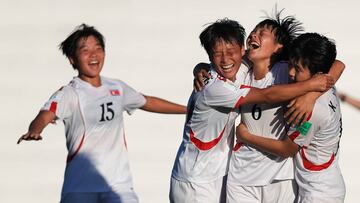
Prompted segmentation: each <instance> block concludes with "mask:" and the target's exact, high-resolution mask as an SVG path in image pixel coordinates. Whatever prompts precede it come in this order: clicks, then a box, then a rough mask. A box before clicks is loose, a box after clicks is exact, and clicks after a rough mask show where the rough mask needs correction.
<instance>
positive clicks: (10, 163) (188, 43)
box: [0, 0, 360, 203]
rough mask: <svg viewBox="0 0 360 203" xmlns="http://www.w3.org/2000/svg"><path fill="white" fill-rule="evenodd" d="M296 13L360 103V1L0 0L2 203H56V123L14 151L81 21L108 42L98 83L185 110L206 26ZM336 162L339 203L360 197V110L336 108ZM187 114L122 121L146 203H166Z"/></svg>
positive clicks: (55, 84) (59, 158) (59, 130)
mask: <svg viewBox="0 0 360 203" xmlns="http://www.w3.org/2000/svg"><path fill="white" fill-rule="evenodd" d="M276 3H277V6H278V8H279V9H281V8H285V10H284V12H283V16H285V15H295V16H296V18H297V19H298V20H300V21H301V22H303V25H304V27H305V29H306V31H308V32H319V33H321V34H324V35H326V36H327V37H329V38H332V39H334V40H335V41H336V45H337V50H338V59H340V60H341V61H343V62H344V63H345V64H346V70H345V72H344V73H343V75H342V77H341V79H340V80H339V81H338V83H337V87H338V89H339V90H341V91H343V92H345V93H348V94H350V95H352V96H354V97H357V98H360V88H359V85H360V80H359V79H358V75H359V74H360V69H359V65H360V62H359V58H358V57H360V54H359V49H358V46H359V41H358V35H359V33H360V28H359V22H358V19H360V14H359V8H360V3H359V2H358V1H355V0H353V1H352V0H348V1H346V0H344V1H335V0H317V1H314V0H302V1H288V0H287V1H286V0H279V1H273V0H268V1H260V0H253V1H243V0H223V1H211V0H198V1H191V0H184V1H181V2H180V1H175V0H167V1H165V0H152V1H146V0H121V1H118V0H107V1H95V0H87V1H85V0H78V1H70V0H63V1H46V0H34V1H26V0H17V1H10V0H0V19H1V23H0V31H1V34H0V36H1V37H0V44H1V46H0V58H1V61H3V62H2V65H1V66H0V69H1V73H2V74H1V76H0V77H1V79H0V91H1V95H0V101H1V105H0V112H1V118H0V129H1V130H2V133H1V136H2V140H1V142H0V162H1V167H0V202H4V203H5V202H6V203H7V202H15V203H17V202H29V203H32V202H34V203H35V202H36V203H49V202H59V199H60V191H61V186H62V181H63V174H64V167H65V160H66V155H67V151H66V147H65V135H64V127H63V125H62V123H59V124H57V125H51V126H48V127H47V128H46V129H45V130H44V132H43V137H44V140H43V141H41V142H26V143H25V142H24V143H22V144H21V145H16V141H17V139H18V137H20V136H21V135H22V134H24V133H25V132H26V131H27V127H28V125H29V123H30V121H31V120H32V119H33V118H34V117H35V115H36V114H37V113H38V111H39V109H40V108H41V106H42V105H43V104H44V102H45V101H47V99H48V98H49V97H50V95H51V94H52V93H53V92H55V91H56V90H57V89H58V88H60V87H61V86H62V85H65V84H67V83H68V82H69V81H70V80H71V79H72V77H73V76H75V75H76V72H75V71H74V70H73V69H72V67H71V66H70V64H69V62H68V60H67V59H66V58H65V57H64V56H62V54H61V52H60V51H59V50H58V44H59V43H60V42H61V41H62V40H64V39H65V38H66V37H67V36H68V35H69V34H70V33H71V32H72V31H73V29H74V28H75V26H77V25H79V24H81V23H87V24H89V25H93V26H95V27H96V28H97V29H98V30H99V31H100V32H101V33H102V34H103V35H104V36H105V38H106V60H105V66H104V69H103V72H102V75H104V76H107V77H112V78H118V79H121V80H123V81H125V82H126V83H127V84H129V85H130V86H132V87H133V88H135V89H136V90H138V91H139V92H141V93H143V94H147V95H154V96H159V97H162V98H165V99H168V100H171V101H174V102H178V103H182V104H186V102H187V99H188V97H189V95H190V93H191V91H192V79H193V77H192V69H193V67H194V65H195V64H197V63H198V62H200V61H205V62H206V61H208V58H207V55H206V53H205V51H204V50H203V48H202V47H201V46H200V42H199V39H198V36H199V34H200V32H201V31H202V30H203V29H204V28H205V25H206V24H207V23H211V22H214V21H216V20H217V19H220V18H224V17H228V18H230V19H233V20H237V21H239V22H240V23H241V24H242V25H243V26H244V27H245V29H246V31H247V33H250V31H251V30H252V29H253V27H254V26H255V25H256V23H258V22H259V21H261V20H262V19H263V18H262V17H264V16H265V13H264V12H268V13H271V12H272V11H273V9H274V6H275V4H276ZM342 112H343V124H344V130H343V136H342V140H341V148H340V150H341V154H340V164H341V169H342V172H343V176H344V178H345V181H346V186H347V195H346V202H357V200H359V199H360V193H359V192H358V189H357V188H359V187H360V175H359V173H358V171H360V163H359V158H357V157H358V156H357V155H358V153H359V151H360V150H359V147H358V143H359V142H360V137H357V136H359V135H358V134H357V133H358V131H359V121H360V111H358V110H356V109H355V108H353V107H351V106H349V105H347V104H343V105H342ZM184 121H185V117H184V116H178V115H160V114H151V113H147V112H143V111H141V110H138V111H136V112H135V113H134V114H133V115H132V116H126V117H125V130H126V134H127V142H128V150H129V154H130V166H131V170H132V173H133V178H134V184H135V190H136V192H137V193H138V195H139V198H140V201H141V202H144V203H152V202H159V203H160V202H161V203H162V202H168V190H169V179H170V174H171V169H172V165H173V162H174V159H175V155H176V152H177V149H178V146H179V145H180V142H181V139H182V128H183V123H184Z"/></svg>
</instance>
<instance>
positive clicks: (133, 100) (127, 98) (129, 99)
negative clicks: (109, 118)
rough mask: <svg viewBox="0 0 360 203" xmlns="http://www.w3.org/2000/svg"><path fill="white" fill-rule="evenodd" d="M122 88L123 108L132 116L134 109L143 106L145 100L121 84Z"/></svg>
mask: <svg viewBox="0 0 360 203" xmlns="http://www.w3.org/2000/svg"><path fill="white" fill-rule="evenodd" d="M122 86H123V92H124V98H123V105H124V106H123V108H124V109H125V110H126V111H127V113H128V114H132V113H133V112H134V111H135V110H136V109H138V108H140V107H142V106H144V105H145V103H146V99H145V97H144V96H143V95H142V94H140V93H139V92H137V91H136V90H134V89H133V88H132V87H130V86H129V85H127V84H125V83H122Z"/></svg>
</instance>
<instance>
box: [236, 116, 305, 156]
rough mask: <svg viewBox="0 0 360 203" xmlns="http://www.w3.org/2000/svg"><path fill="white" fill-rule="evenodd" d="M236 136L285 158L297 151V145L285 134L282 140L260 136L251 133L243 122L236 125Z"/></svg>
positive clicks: (242, 140) (240, 139)
mask: <svg viewBox="0 0 360 203" xmlns="http://www.w3.org/2000/svg"><path fill="white" fill-rule="evenodd" d="M236 137H237V140H238V141H241V142H244V143H247V144H249V145H253V146H254V147H256V148H258V149H259V150H262V151H266V152H268V153H271V154H274V155H277V156H280V157H282V158H287V157H291V156H294V155H295V153H296V152H297V151H299V146H298V145H297V144H295V143H294V142H293V141H291V140H290V138H289V137H288V136H286V137H285V138H284V139H283V140H275V139H271V138H266V137H261V136H257V135H254V134H251V133H250V132H249V131H248V129H247V128H246V126H245V125H244V124H242V123H241V124H239V125H238V126H237V127H236Z"/></svg>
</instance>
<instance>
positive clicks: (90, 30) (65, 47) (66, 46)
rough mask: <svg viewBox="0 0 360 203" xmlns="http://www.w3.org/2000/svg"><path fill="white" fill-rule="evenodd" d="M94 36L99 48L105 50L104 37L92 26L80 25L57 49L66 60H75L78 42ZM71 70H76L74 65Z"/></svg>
mask: <svg viewBox="0 0 360 203" xmlns="http://www.w3.org/2000/svg"><path fill="white" fill-rule="evenodd" d="M89 36H94V37H95V38H96V39H97V41H98V42H99V43H100V46H101V47H102V48H103V50H105V39H104V36H103V35H102V34H101V33H100V32H99V31H97V30H96V29H95V28H94V27H93V26H89V25H86V24H84V23H83V24H81V25H79V26H77V27H76V28H75V30H74V31H73V32H72V33H71V34H70V35H69V36H68V37H67V38H66V39H65V40H64V41H63V42H61V44H60V45H59V49H60V50H61V51H62V53H63V54H64V55H65V56H66V57H67V58H68V59H76V50H77V48H78V47H77V46H78V42H79V40H81V39H83V38H85V39H86V38H87V37H89ZM73 68H74V69H76V65H75V64H73Z"/></svg>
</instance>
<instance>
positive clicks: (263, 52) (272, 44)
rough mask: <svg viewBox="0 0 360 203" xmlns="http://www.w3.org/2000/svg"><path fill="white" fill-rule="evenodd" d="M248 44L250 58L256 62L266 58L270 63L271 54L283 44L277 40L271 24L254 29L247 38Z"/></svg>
mask: <svg viewBox="0 0 360 203" xmlns="http://www.w3.org/2000/svg"><path fill="white" fill-rule="evenodd" d="M246 45H247V48H248V50H249V59H250V60H251V61H252V62H253V63H255V64H256V63H258V62H263V61H264V60H265V61H268V63H269V65H270V59H271V56H272V55H273V54H274V53H276V52H277V51H278V50H279V49H280V48H282V45H281V44H279V43H277V42H276V40H275V36H274V32H272V30H271V27H270V26H264V27H259V28H256V29H254V30H253V31H252V32H251V33H250V35H249V37H248V38H247V40H246Z"/></svg>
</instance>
